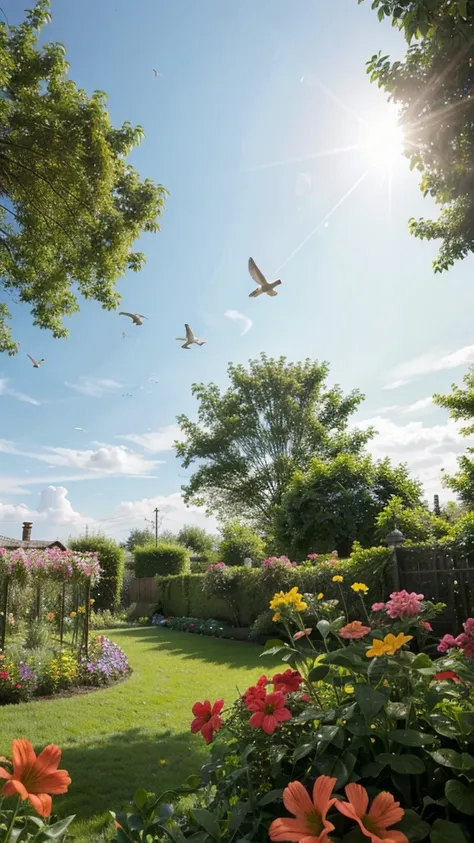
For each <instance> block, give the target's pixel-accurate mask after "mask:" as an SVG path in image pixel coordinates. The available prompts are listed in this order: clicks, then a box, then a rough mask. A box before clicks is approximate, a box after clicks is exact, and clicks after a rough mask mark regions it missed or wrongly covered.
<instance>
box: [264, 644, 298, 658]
mask: <svg viewBox="0 0 474 843" xmlns="http://www.w3.org/2000/svg"><path fill="white" fill-rule="evenodd" d="M282 650H285V651H286V653H285V655H286V654H290V653H296V650H292V649H291V648H290V647H289V646H288V644H281V643H280V644H279V645H278V647H277V646H276V645H275V646H274V647H269V648H268V650H266V649H265V650H264V651H263V653H261V654H260V658H263V657H264V656H277V655H278V653H281V652H282Z"/></svg>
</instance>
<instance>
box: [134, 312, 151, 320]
mask: <svg viewBox="0 0 474 843" xmlns="http://www.w3.org/2000/svg"><path fill="white" fill-rule="evenodd" d="M135 316H139V317H140V319H148V316H144V315H143V313H136V314H135Z"/></svg>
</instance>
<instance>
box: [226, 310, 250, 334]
mask: <svg viewBox="0 0 474 843" xmlns="http://www.w3.org/2000/svg"><path fill="white" fill-rule="evenodd" d="M224 316H227V319H232V321H233V322H242V328H243V330H242V333H241V335H240V336H241V337H243V336H244V334H247V333H248V332H249V331H250V328H251V327H252V325H253V322H252V320H251V319H250V317H249V316H245V314H244V313H240V311H239V310H226V312H225V313H224Z"/></svg>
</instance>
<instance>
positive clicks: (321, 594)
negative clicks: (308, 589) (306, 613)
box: [318, 591, 324, 600]
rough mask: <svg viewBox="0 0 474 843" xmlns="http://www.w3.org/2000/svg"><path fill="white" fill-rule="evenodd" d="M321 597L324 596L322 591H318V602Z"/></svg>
mask: <svg viewBox="0 0 474 843" xmlns="http://www.w3.org/2000/svg"><path fill="white" fill-rule="evenodd" d="M323 597H324V594H323V592H322V591H320V592H319V594H318V600H322V599H323Z"/></svg>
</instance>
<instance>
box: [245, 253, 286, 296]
mask: <svg viewBox="0 0 474 843" xmlns="http://www.w3.org/2000/svg"><path fill="white" fill-rule="evenodd" d="M249 272H250V275H251V276H252V278H253V280H254V281H256V283H257V284H258V288H257V289H256V290H252V292H251V293H249V299H256V298H257V296H261V295H262V293H266V294H267V296H277V295H278V293H277V291H276V290H275V289H274V288H275V287H278V285H279V284H281V281H280V280H278V281H273V283H272V284H269V283H268V281H267V279H266V278H265V276H264V274H263V273H262V272H261V271H260V270H259V268H258V266H257V264H256V263H255V261H254V259H253V258H249Z"/></svg>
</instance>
